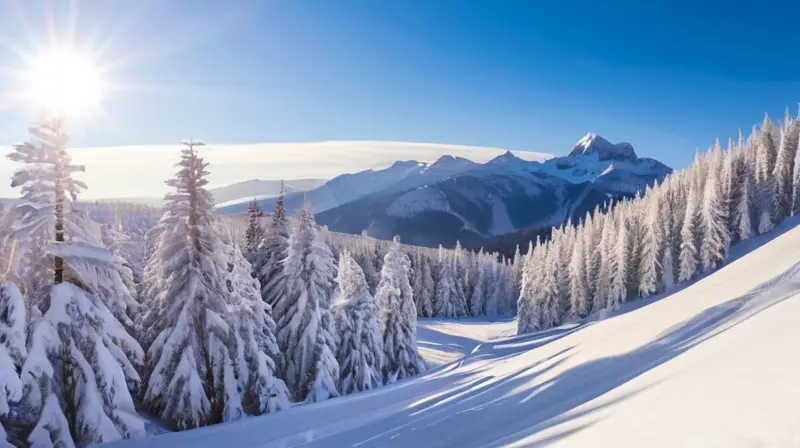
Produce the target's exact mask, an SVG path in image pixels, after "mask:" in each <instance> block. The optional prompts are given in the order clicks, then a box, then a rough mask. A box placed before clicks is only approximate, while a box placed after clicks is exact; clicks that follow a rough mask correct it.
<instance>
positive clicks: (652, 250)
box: [638, 189, 664, 297]
mask: <svg viewBox="0 0 800 448" xmlns="http://www.w3.org/2000/svg"><path fill="white" fill-rule="evenodd" d="M641 205H642V207H643V208H644V209H645V213H646V216H645V226H646V230H645V232H644V233H643V235H642V237H643V242H642V250H641V263H640V264H639V273H638V278H639V290H638V293H639V295H640V296H641V297H648V296H650V295H652V294H655V293H656V292H657V291H659V290H660V289H661V285H660V283H661V281H662V279H661V276H660V275H659V274H660V270H661V269H662V265H661V264H660V257H661V252H662V250H661V247H662V245H663V240H664V235H663V226H662V225H661V212H662V210H661V207H662V201H661V200H660V196H659V194H658V190H657V189H654V190H652V191H651V194H650V195H649V197H647V200H646V201H645V202H643V203H642V204H641Z"/></svg>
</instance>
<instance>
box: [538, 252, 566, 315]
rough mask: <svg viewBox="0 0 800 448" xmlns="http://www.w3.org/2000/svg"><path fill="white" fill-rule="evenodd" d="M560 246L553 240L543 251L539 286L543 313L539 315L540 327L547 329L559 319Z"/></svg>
mask: <svg viewBox="0 0 800 448" xmlns="http://www.w3.org/2000/svg"><path fill="white" fill-rule="evenodd" d="M558 250H559V249H558V247H556V246H554V245H553V243H552V241H548V242H547V244H545V250H544V252H543V256H544V261H543V267H544V272H543V273H542V276H541V284H540V285H539V287H538V290H539V291H538V292H539V293H540V296H539V297H540V300H541V314H540V316H539V328H542V329H545V328H550V327H552V326H553V325H554V324H555V323H557V322H558V320H559V317H560V316H559V313H558V309H559V300H560V299H561V297H560V295H559V288H558V285H557V284H556V281H557V278H558V276H557V271H558V269H559V266H560V263H559V256H558Z"/></svg>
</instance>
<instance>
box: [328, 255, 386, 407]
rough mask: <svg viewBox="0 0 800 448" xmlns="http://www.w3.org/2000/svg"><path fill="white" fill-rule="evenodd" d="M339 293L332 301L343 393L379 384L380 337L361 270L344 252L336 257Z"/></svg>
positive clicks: (381, 347)
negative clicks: (333, 301) (337, 258)
mask: <svg viewBox="0 0 800 448" xmlns="http://www.w3.org/2000/svg"><path fill="white" fill-rule="evenodd" d="M337 282H338V284H339V294H338V296H337V299H336V302H335V303H334V305H333V306H334V310H335V312H334V316H336V331H337V333H338V334H339V345H338V351H337V354H336V359H337V360H338V362H339V366H340V369H339V380H340V385H341V389H340V390H341V392H342V394H343V395H346V394H350V393H353V392H359V391H364V390H370V389H374V388H376V387H380V386H381V385H382V384H383V379H382V375H383V357H384V353H383V338H382V335H381V330H380V325H379V324H378V308H377V307H376V306H375V300H374V299H373V297H372V295H371V294H370V293H369V288H368V287H367V281H366V280H365V279H364V272H363V271H362V270H361V267H360V266H359V265H358V263H356V262H355V260H353V258H352V256H351V255H350V254H349V253H348V252H347V251H345V252H343V253H342V254H341V255H340V256H339V272H338V276H337Z"/></svg>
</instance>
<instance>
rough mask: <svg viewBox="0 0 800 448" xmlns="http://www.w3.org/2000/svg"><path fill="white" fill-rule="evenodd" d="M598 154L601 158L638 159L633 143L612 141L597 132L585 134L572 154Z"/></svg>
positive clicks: (576, 144)
mask: <svg viewBox="0 0 800 448" xmlns="http://www.w3.org/2000/svg"><path fill="white" fill-rule="evenodd" d="M589 154H597V157H598V159H599V160H636V159H637V158H638V157H637V156H636V152H635V151H634V150H633V145H631V144H630V143H627V142H620V143H611V142H609V141H608V140H606V139H604V138H603V137H601V136H600V135H598V134H597V133H596V132H589V133H588V134H586V135H584V136H583V137H582V138H581V139H580V140H578V142H577V143H575V147H574V148H572V152H570V153H569V155H570V156H584V155H589Z"/></svg>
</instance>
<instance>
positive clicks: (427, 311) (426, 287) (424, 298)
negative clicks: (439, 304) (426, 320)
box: [417, 257, 436, 317]
mask: <svg viewBox="0 0 800 448" xmlns="http://www.w3.org/2000/svg"><path fill="white" fill-rule="evenodd" d="M417 278H418V279H419V281H420V288H419V291H420V292H419V297H418V298H417V303H418V304H419V305H418V307H419V309H418V310H417V312H419V315H420V316H423V317H432V316H433V294H434V291H435V288H436V285H435V284H434V282H433V274H432V272H431V263H430V261H429V260H428V258H427V257H423V258H422V263H421V265H420V270H419V271H418V272H417Z"/></svg>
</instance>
